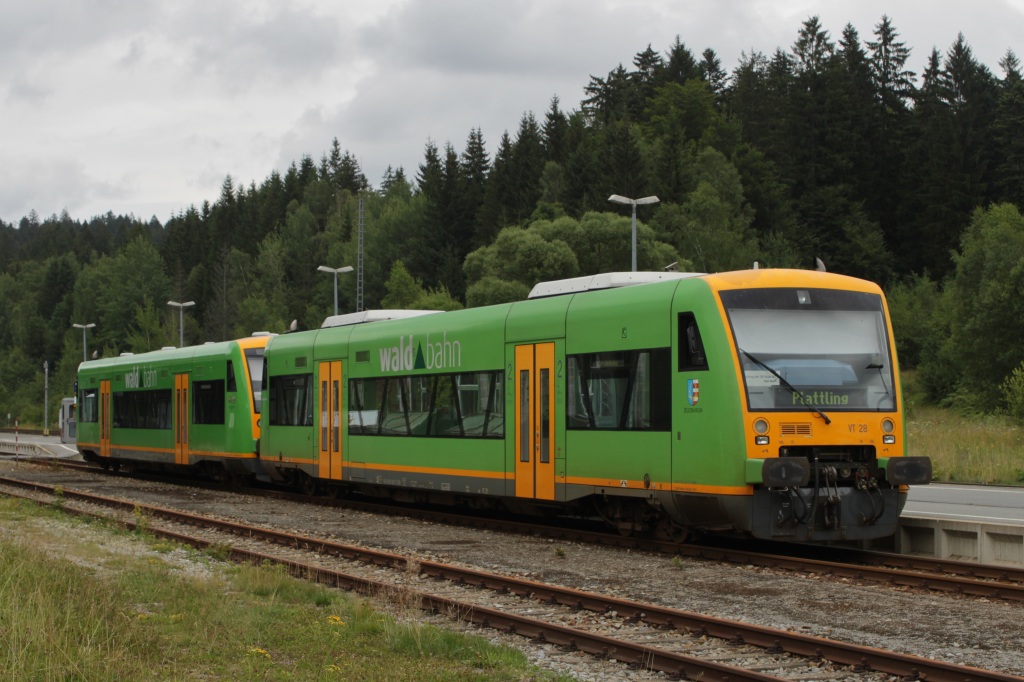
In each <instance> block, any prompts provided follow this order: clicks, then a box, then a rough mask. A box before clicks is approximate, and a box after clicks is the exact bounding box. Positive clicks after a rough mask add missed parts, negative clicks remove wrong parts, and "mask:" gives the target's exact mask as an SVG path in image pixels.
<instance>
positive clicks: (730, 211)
mask: <svg viewBox="0 0 1024 682" xmlns="http://www.w3.org/2000/svg"><path fill="white" fill-rule="evenodd" d="M950 39H951V43H950V44H949V46H948V48H946V49H945V50H944V51H943V50H940V49H932V50H931V51H930V52H928V53H924V54H922V53H919V52H917V51H916V50H914V49H913V48H914V46H911V45H907V44H906V43H905V42H904V41H902V40H901V37H900V33H899V31H898V29H897V27H896V26H894V25H893V24H892V22H891V21H890V20H889V19H888V18H887V17H881V18H880V19H879V21H878V22H877V24H876V25H875V26H873V27H871V29H870V33H865V34H864V35H862V34H860V33H859V32H858V30H857V29H856V28H855V27H853V26H852V25H847V26H845V27H843V28H842V29H841V31H838V32H836V31H834V30H830V29H829V28H827V27H825V26H822V25H821V23H820V21H819V19H818V18H816V17H811V18H809V19H807V20H806V21H805V22H804V23H803V24H802V25H801V26H800V27H799V28H798V30H797V31H796V38H795V41H794V42H793V44H792V45H789V46H784V47H778V48H776V49H775V50H774V52H770V53H769V52H756V51H755V52H750V53H744V54H742V56H741V57H740V59H739V60H738V63H736V64H734V65H725V64H722V62H721V60H720V59H719V57H718V56H717V54H716V53H715V51H714V49H711V48H707V49H703V50H702V51H699V50H697V49H694V48H693V47H691V46H690V45H688V44H686V43H685V42H684V38H683V37H677V38H676V39H675V41H674V42H672V44H670V45H667V46H650V45H648V46H647V47H646V48H644V49H642V50H641V51H639V52H637V53H636V55H635V56H634V57H633V59H632V62H631V63H629V64H619V65H617V66H614V68H611V70H610V71H606V72H605V70H606V69H608V68H609V66H610V65H609V64H595V65H594V66H593V69H594V71H595V72H598V73H602V74H603V75H599V76H591V77H590V80H589V82H587V83H580V88H581V93H582V95H581V98H580V101H579V102H578V103H567V102H562V101H560V100H559V99H558V98H557V97H553V98H552V99H551V101H550V106H549V108H548V109H547V110H546V111H543V112H529V113H526V114H523V115H520V114H519V113H517V112H510V120H509V129H508V130H506V131H504V132H501V131H483V130H481V129H479V128H474V129H471V130H468V131H466V137H465V139H464V140H454V141H446V142H444V143H438V142H435V141H426V142H425V144H424V148H423V155H422V161H421V162H420V163H419V165H418V167H417V168H401V167H389V169H388V171H387V172H386V173H385V174H384V176H383V177H381V178H367V177H366V176H365V175H364V173H363V171H362V169H361V168H360V164H359V163H358V162H357V161H356V155H355V153H353V151H351V150H350V149H349V147H350V146H352V145H357V144H358V141H355V140H353V141H346V139H345V132H344V131H338V133H337V137H335V139H334V140H333V141H332V142H331V143H330V144H329V145H327V148H326V149H325V150H322V151H316V150H311V152H310V154H309V155H307V156H304V157H302V158H301V159H297V160H295V161H294V162H293V163H292V164H291V166H290V167H289V168H287V170H286V171H285V172H284V173H283V174H282V173H279V172H277V171H273V172H270V173H269V175H268V176H267V177H266V178H265V179H263V180H262V181H260V182H252V183H250V184H249V185H248V186H246V185H243V184H241V183H238V182H236V180H235V179H233V178H231V177H230V176H228V177H225V178H224V181H223V184H222V187H221V191H220V196H219V197H218V198H217V199H216V200H214V201H212V202H204V203H203V204H202V205H200V206H194V205H193V206H188V207H184V206H183V207H182V208H181V210H180V211H179V212H177V213H176V214H175V215H173V216H172V217H171V218H170V219H169V220H167V222H166V223H161V222H160V221H159V220H158V219H157V218H156V217H155V216H154V217H152V218H151V219H149V220H146V219H144V218H140V217H138V216H134V215H115V214H114V213H112V212H109V213H107V214H105V215H100V216H94V217H91V218H88V219H82V218H73V217H72V216H70V215H68V213H67V212H66V211H64V212H63V213H62V214H61V215H52V216H50V217H48V218H43V217H41V216H39V215H37V214H36V213H35V212H31V213H30V214H29V215H27V216H24V217H22V218H20V220H18V221H17V222H16V223H7V222H4V221H2V220H0V421H2V422H6V418H7V415H8V414H12V415H14V416H17V417H20V420H21V422H22V424H23V425H25V424H36V425H40V426H41V425H42V422H43V382H44V377H43V363H44V362H46V363H47V364H48V367H49V373H50V377H49V396H50V408H49V415H50V425H51V427H52V426H53V423H54V422H55V417H54V415H55V414H56V405H58V404H59V401H60V397H61V396H64V395H71V391H72V385H73V382H74V376H75V372H76V370H77V367H78V364H79V362H81V360H82V357H83V331H84V332H85V339H86V343H87V348H88V354H89V355H90V356H91V355H92V354H93V352H95V353H96V354H97V355H98V356H100V357H102V356H113V355H116V354H118V353H121V352H135V353H139V352H145V351H149V350H154V349H158V348H161V347H163V346H169V345H178V336H179V326H178V325H179V311H178V310H177V309H176V308H173V307H170V306H168V305H167V301H168V300H173V301H179V302H184V301H195V306H194V307H190V308H187V309H185V311H184V312H183V314H182V317H183V319H184V323H185V324H184V338H185V343H186V344H196V343H203V342H205V341H219V340H224V339H229V338H237V337H241V336H248V335H249V334H251V333H252V332H254V331H261V330H265V331H270V332H283V331H285V330H286V329H288V327H289V325H290V324H291V323H292V321H293V320H296V321H297V324H298V328H300V329H309V328H315V327H319V326H320V324H321V322H322V321H323V319H324V317H325V316H327V315H330V314H332V313H333V306H334V298H333V296H334V294H333V291H334V289H333V279H332V277H331V276H330V275H325V274H324V273H322V272H318V271H317V267H318V266H321V265H326V266H330V267H341V266H343V265H352V266H355V265H356V263H357V239H358V229H357V228H358V225H359V223H360V206H362V222H363V224H364V226H365V230H364V238H363V245H364V248H363V254H364V256H363V259H364V260H363V266H364V290H363V308H366V309H372V308H381V307H384V308H430V309H445V310H449V309H455V308H459V307H464V306H466V307H471V306H480V305H487V304H491V303H498V302H504V301H510V300H518V299H520V298H523V297H525V295H526V294H527V292H528V291H529V289H530V288H531V287H532V286H533V285H534V284H535V283H537V282H539V281H543V280H550V279H560V278H566V277H573V276H578V275H584V274H594V273H598V272H610V271H623V270H629V269H630V258H631V248H630V231H631V230H630V208H629V207H628V206H621V205H618V204H614V203H610V202H609V201H608V197H609V195H611V194H621V195H625V196H627V197H634V198H639V197H645V196H650V195H655V196H657V197H659V199H660V202H659V203H657V204H653V205H645V206H639V207H637V208H638V210H637V218H638V221H639V228H638V249H637V259H638V269H640V270H661V269H662V268H664V267H665V266H667V265H669V264H670V263H673V262H678V264H679V265H678V268H679V269H680V270H687V271H697V272H717V271H725V270H734V269H746V268H750V267H752V265H753V263H754V262H755V261H757V262H758V263H759V264H760V267H772V268H778V267H794V268H810V269H813V268H814V267H815V259H816V258H817V259H821V261H822V262H824V263H825V265H826V267H827V268H828V270H829V271H832V272H838V273H842V274H847V275H852V276H856V277H862V278H865V279H869V280H873V281H875V282H878V283H879V284H880V285H881V286H882V287H883V288H884V289H885V291H886V294H887V296H888V298H889V305H890V312H891V314H892V317H893V326H894V332H895V335H896V339H897V347H898V349H899V353H900V362H901V368H902V369H903V370H907V369H914V370H916V373H917V377H918V380H919V382H920V384H921V385H922V386H923V387H924V389H925V390H926V391H927V393H928V396H929V398H930V399H932V400H935V401H938V402H945V403H947V404H953V405H959V406H962V407H965V408H969V409H972V410H977V411H979V412H999V411H1009V412H1011V413H1016V414H1024V333H1022V331H1024V328H1022V327H1024V325H1022V320H1024V295H1022V294H1024V217H1022V215H1021V210H1022V208H1024V80H1022V67H1021V63H1020V61H1019V59H1018V58H1017V56H1016V55H1015V54H1014V52H1013V51H1012V49H1008V50H1007V51H1006V52H1005V55H1004V57H1003V58H1002V60H1001V61H1000V63H999V65H998V67H999V68H998V72H994V71H993V70H992V69H990V68H989V67H988V66H986V65H984V64H982V63H980V62H979V61H978V60H977V59H976V58H975V56H974V54H973V53H972V49H971V46H970V43H969V42H968V39H967V37H966V36H964V35H962V34H961V35H957V36H950ZM466 106H472V103H471V102H467V103H466ZM410 115H411V116H415V113H414V112H412V113H410ZM517 118H518V119H519V120H518V122H517V121H516V119H517ZM339 139H340V140H341V141H342V142H339ZM489 149H490V150H493V152H491V151H488V150H489ZM356 152H358V150H356ZM378 161H383V162H387V160H378ZM157 163H158V161H157ZM338 299H339V300H338V307H339V311H340V312H343V313H344V312H352V311H354V310H356V304H357V301H356V277H355V273H354V272H352V273H343V274H340V275H338ZM74 324H95V327H91V328H88V329H86V330H82V329H81V328H76V327H73V326H72V325H74ZM4 425H5V426H6V423H4Z"/></svg>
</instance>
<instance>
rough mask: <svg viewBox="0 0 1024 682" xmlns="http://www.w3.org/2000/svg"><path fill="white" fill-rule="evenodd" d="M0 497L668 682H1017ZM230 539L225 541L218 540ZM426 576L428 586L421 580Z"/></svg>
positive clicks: (117, 509) (346, 550) (90, 505)
mask: <svg viewBox="0 0 1024 682" xmlns="http://www.w3.org/2000/svg"><path fill="white" fill-rule="evenodd" d="M0 485H2V486H3V488H4V493H5V494H9V495H17V496H22V497H26V498H28V499H33V500H35V501H37V502H39V503H43V504H54V503H57V504H59V505H60V506H61V507H62V508H64V509H65V510H66V511H68V512H71V513H80V514H89V515H93V516H100V517H104V518H110V517H111V516H112V515H113V517H114V518H115V519H116V520H117V521H118V522H119V523H121V524H123V525H125V526H127V527H135V526H136V524H137V520H138V519H139V518H140V517H143V518H145V519H146V524H145V529H146V531H147V532H149V533H152V534H154V535H157V536H161V537H165V538H168V539H172V540H175V541H177V542H182V543H184V544H188V545H192V546H196V547H205V546H209V545H214V544H215V545H220V546H223V545H225V544H230V545H231V550H230V554H231V556H232V558H234V559H235V560H239V561H249V562H256V563H263V562H268V561H269V562H272V563H276V564H279V565H282V566H284V567H285V568H287V569H288V570H289V571H290V572H291V573H293V574H295V575H297V576H300V577H303V578H306V579H312V580H316V581H318V582H321V583H325V584H329V585H333V586H337V587H342V588H345V589H350V590H354V591H357V592H360V593H363V594H368V595H381V594H400V596H399V597H398V598H399V599H400V600H401V601H402V602H403V603H416V604H418V605H419V607H420V608H422V609H424V610H426V611H430V612H433V613H440V614H444V615H446V616H447V617H449V618H455V619H458V620H462V621H465V622H470V623H474V624H476V625H479V626H483V627H490V628H496V629H499V630H502V631H505V632H511V633H515V634H518V635H521V636H525V637H529V638H531V639H533V640H535V641H539V642H544V643H549V644H555V645H557V646H560V647H567V648H571V649H575V650H579V651H584V652H586V653H589V654H592V655H596V656H599V657H604V658H613V659H615V660H616V661H618V662H620V663H622V664H624V665H630V666H634V667H642V668H644V669H647V670H652V671H660V672H664V673H667V674H669V675H672V676H685V677H689V678H691V679H714V680H727V679H728V680H774V679H808V678H809V677H813V678H814V679H865V680H882V679H888V678H889V677H890V676H899V677H900V678H903V679H926V680H930V681H941V680H957V681H962V682H966V681H974V680H1000V681H1006V682H1008V681H1010V680H1016V681H1018V682H1019V681H1020V680H1021V679H1024V678H1020V677H1016V676H1013V675H1008V674H1005V673H1000V672H992V671H984V670H979V669H977V668H970V667H966V666H959V665H954V664H950V663H943V662H940V661H933V660H930V659H926V658H921V657H916V656H909V655H906V654H900V653H894V652H889V651H884V650H881V649H874V648H871V647H864V646H860V645H852V644H847V643H843V642H838V641H835V640H830V639H824V638H820V637H813V636H809V635H804V634H800V633H794V632H790V631H786V630H778V629H772V628H766V627H762V626H756V625H748V624H744V623H740V622H736V621H729V620H724V619H720V618H714V617H709V616H704V615H701V614H697V613H692V612H687V611H681V610H678V609H671V608H664V607H661V606H658V605H655V604H649V603H642V602H637V601H631V600H625V599H620V598H615V597H608V596H604V595H600V594H596V593H593V592H586V591H581V590H575V589H569V588H564V587H558V586H555V585H550V584H547V583H541V582H537V581H531V580H525V579H522V578H515V577H511V576H504V575H499V574H495V573H489V572H485V571H480V570H477V569H470V568H464V567H459V566H453V565H450V564H445V563H440V562H432V561H422V560H413V559H410V558H408V557H405V556H403V555H400V554H394V553H389V552H381V551H377V550H370V549H366V548H362V547H356V546H352V545H347V544H342V543H335V542H330V541H326V540H323V539H320V538H311V537H305V536H301V535H297V534H293V533H286V532H281V531H278V530H273V529H269V528H261V527H257V526H252V525H248V524H241V523H235V522H229V521H224V520H222V519H215V518H210V517H206V516H202V515H196V514H189V513H184V512H181V511H176V510H170V509H165V508H161V507H155V506H148V505H140V504H138V503H136V502H127V501H123V500H117V499H114V498H110V497H104V496H100V495H94V494H91V493H85V492H82V491H75V490H67V489H58V486H51V485H48V484H42V483H36V482H28V481H22V480H18V479H14V478H9V477H6V478H2V479H0ZM225 534H228V535H230V536H231V541H230V543H226V542H225V540H224V537H225ZM428 579H431V580H428Z"/></svg>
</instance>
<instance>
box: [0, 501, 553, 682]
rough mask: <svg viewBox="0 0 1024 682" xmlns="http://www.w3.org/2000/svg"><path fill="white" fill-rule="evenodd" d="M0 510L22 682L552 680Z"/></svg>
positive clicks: (265, 587) (168, 555)
mask: <svg viewBox="0 0 1024 682" xmlns="http://www.w3.org/2000/svg"><path fill="white" fill-rule="evenodd" d="M222 553H223V551H222V550H215V551H214V552H212V554H213V556H211V555H207V554H203V553H198V552H195V551H192V550H186V549H183V548H180V547H176V546H174V545H173V544H170V543H167V542H164V541H160V542H155V541H151V540H147V538H146V536H145V535H141V536H140V535H128V534H124V533H121V532H119V531H115V530H112V529H110V528H106V527H105V526H104V525H102V524H87V523H84V522H82V521H78V520H75V519H70V518H68V517H65V516H64V515H63V514H62V513H61V512H60V511H59V510H58V511H53V510H41V509H38V508H37V507H35V506H34V505H30V504H27V503H23V502H20V501H17V500H11V499H6V498H0V669H2V670H3V671H4V677H5V678H6V679H18V680H140V679H146V680H151V679H153V680H209V679H217V680H382V681H383V680H452V679H458V680H468V681H471V680H517V681H518V680H555V679H560V678H557V677H555V676H553V675H550V674H548V673H546V672H543V671H539V670H537V669H535V668H533V667H531V666H530V665H529V664H528V662H527V660H526V658H525V657H524V656H523V654H522V653H521V652H518V651H516V650H514V649H510V648H504V647H496V646H492V645H490V644H489V643H487V642H486V641H485V640H483V639H481V638H478V637H471V636H466V635H462V634H458V633H454V632H451V631H447V630H444V629H440V628H435V627H431V626H425V625H421V624H419V623H416V622H415V621H414V620H413V619H411V618H402V617H401V613H399V614H398V615H397V616H396V615H391V614H390V613H386V612H384V611H382V610H379V609H378V608H375V607H374V606H372V605H371V604H370V603H368V602H366V601H364V600H361V599H358V598H356V597H354V596H352V595H350V594H348V593H345V592H340V591H337V590H332V589H327V588H323V587H320V586H317V585H314V584H311V583H307V582H303V581H300V580H296V579H294V578H291V577H290V576H288V575H286V574H285V573H284V571H283V570H281V569H279V568H276V567H271V566H235V565H230V564H224V563H222V562H221V561H220V560H219V559H218V558H216V557H217V556H218V555H220V554H222Z"/></svg>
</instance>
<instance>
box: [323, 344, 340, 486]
mask: <svg viewBox="0 0 1024 682" xmlns="http://www.w3.org/2000/svg"><path fill="white" fill-rule="evenodd" d="M341 389H342V387H341V361H340V360H334V361H332V362H321V363H320V428H319V429H317V432H318V434H319V435H318V440H319V449H318V453H319V455H320V478H328V479H334V480H336V481H340V480H341V464H342V462H341Z"/></svg>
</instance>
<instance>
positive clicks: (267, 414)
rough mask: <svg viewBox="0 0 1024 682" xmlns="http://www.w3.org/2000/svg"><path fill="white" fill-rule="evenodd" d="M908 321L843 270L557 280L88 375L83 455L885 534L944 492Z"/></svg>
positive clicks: (90, 368) (700, 527)
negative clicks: (926, 494) (906, 406)
mask: <svg viewBox="0 0 1024 682" xmlns="http://www.w3.org/2000/svg"><path fill="white" fill-rule="evenodd" d="M890 328H891V327H890V322H889V316H888V311H887V307H886V304H885V300H884V297H883V296H882V292H881V290H880V289H879V288H878V287H877V286H876V285H874V284H872V283H870V282H866V281H863V280H858V279H854V278H850V277H845V276H841V275H836V274H832V273H825V272H816V271H813V272H812V271H800V270H763V269H762V270H749V271H741V272H729V273H720V274H712V275H705V274H690V273H610V274H604V275H596V276H592V277H582V278H576V279H570V280H561V281H557V282H547V283H542V284H538V285H537V286H536V287H535V288H534V290H533V292H531V294H530V297H529V298H528V299H527V300H525V301H518V302H515V303H508V304H502V305H495V306H488V307H483V308H475V309H468V310H461V311H455V312H445V313H437V312H428V311H365V312H361V313H353V314H348V315H339V316H335V317H330V318H328V319H327V320H326V321H325V322H324V324H323V326H322V327H321V328H320V329H315V330H310V331H305V332H298V333H291V334H285V335H280V336H272V337H267V336H261V337H254V338H250V339H242V340H238V341H231V342H226V343H219V344H207V345H204V346H197V347H194V348H184V349H174V350H164V351H155V352H152V353H145V354H140V355H135V356H127V357H120V358H111V359H103V360H96V361H89V362H83V363H82V365H81V367H80V369H79V380H78V385H79V391H80V393H79V404H80V405H81V408H80V419H79V442H78V447H79V450H80V452H81V454H82V456H83V457H84V458H85V459H86V460H88V461H92V462H98V463H100V464H102V465H104V466H117V465H119V464H121V463H131V464H132V465H133V466H161V467H177V468H188V469H190V470H199V471H202V472H204V473H207V474H211V473H213V474H216V473H219V472H225V473H230V474H234V475H243V476H254V477H257V478H260V479H263V480H270V481H276V482H283V483H287V484H290V485H294V486H299V487H302V488H305V489H306V490H309V491H322V492H331V493H347V492H352V491H358V492H359V493H362V494H368V495H376V496H385V497H390V498H393V499H397V500H403V501H413V502H423V503H427V502H430V503H447V504H461V505H467V506H470V507H473V508H479V509H493V510H499V511H500V510H504V511H511V512H516V513H526V514H549V515H569V516H578V517H588V518H597V517H600V518H603V519H604V520H606V521H607V522H608V523H610V524H612V525H613V526H615V527H617V528H618V529H619V530H620V531H621V532H623V533H649V532H657V533H660V534H663V535H666V536H669V537H682V536H684V535H686V534H689V533H693V532H715V533H729V534H741V535H748V536H754V537H757V538H764V539H775V540H794V541H809V542H831V541H839V540H866V539H873V538H878V537H883V536H887V535H891V534H892V533H893V532H894V531H895V528H896V523H897V519H898V516H899V512H900V510H901V509H902V508H903V505H904V503H905V501H906V495H907V487H906V486H908V485H917V484H925V483H927V482H928V481H929V480H930V479H931V462H930V460H929V458H927V457H908V456H906V444H905V440H906V439H905V427H904V419H903V412H902V404H901V397H900V384H899V371H898V366H897V362H896V352H895V347H894V343H893V338H892V334H891V331H890ZM261 407H262V413H261Z"/></svg>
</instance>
